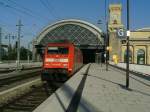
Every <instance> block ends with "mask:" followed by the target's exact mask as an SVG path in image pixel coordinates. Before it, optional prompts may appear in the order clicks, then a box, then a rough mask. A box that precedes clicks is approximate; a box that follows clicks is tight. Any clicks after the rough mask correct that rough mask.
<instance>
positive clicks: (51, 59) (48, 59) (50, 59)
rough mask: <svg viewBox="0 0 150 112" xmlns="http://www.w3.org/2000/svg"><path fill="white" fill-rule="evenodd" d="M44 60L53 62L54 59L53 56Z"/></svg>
mask: <svg viewBox="0 0 150 112" xmlns="http://www.w3.org/2000/svg"><path fill="white" fill-rule="evenodd" d="M45 61H46V62H53V61H54V59H53V58H46V60H45Z"/></svg>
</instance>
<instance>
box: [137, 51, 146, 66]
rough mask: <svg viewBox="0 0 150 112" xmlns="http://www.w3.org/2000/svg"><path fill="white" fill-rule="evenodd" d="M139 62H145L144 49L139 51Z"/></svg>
mask: <svg viewBox="0 0 150 112" xmlns="http://www.w3.org/2000/svg"><path fill="white" fill-rule="evenodd" d="M137 64H145V51H144V50H143V49H139V50H138V51H137Z"/></svg>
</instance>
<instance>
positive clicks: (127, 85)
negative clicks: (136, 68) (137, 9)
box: [126, 0, 130, 88]
mask: <svg viewBox="0 0 150 112" xmlns="http://www.w3.org/2000/svg"><path fill="white" fill-rule="evenodd" d="M129 35H130V34H129V0H127V57H126V88H129Z"/></svg>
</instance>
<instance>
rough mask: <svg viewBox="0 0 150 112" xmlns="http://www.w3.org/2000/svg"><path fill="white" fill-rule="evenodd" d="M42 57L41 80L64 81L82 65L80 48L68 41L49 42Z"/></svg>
mask: <svg viewBox="0 0 150 112" xmlns="http://www.w3.org/2000/svg"><path fill="white" fill-rule="evenodd" d="M43 58H44V59H43V70H42V75H41V78H42V80H43V81H48V80H53V81H64V80H66V79H68V78H69V77H70V76H72V74H73V73H74V72H75V71H77V69H79V68H80V67H81V66H82V65H83V57H82V53H81V51H80V49H78V48H76V47H75V46H74V45H73V44H72V43H69V42H67V43H66V42H65V43H49V44H48V45H47V46H46V49H45V53H44V57H43Z"/></svg>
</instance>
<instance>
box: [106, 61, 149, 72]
mask: <svg viewBox="0 0 150 112" xmlns="http://www.w3.org/2000/svg"><path fill="white" fill-rule="evenodd" d="M109 63H110V64H112V65H115V64H114V63H113V62H109ZM116 66H118V67H122V68H126V63H118V64H117V65H116ZM129 68H130V70H132V71H134V72H139V73H143V74H145V75H150V65H137V64H130V67H129Z"/></svg>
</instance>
